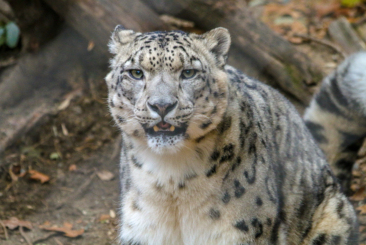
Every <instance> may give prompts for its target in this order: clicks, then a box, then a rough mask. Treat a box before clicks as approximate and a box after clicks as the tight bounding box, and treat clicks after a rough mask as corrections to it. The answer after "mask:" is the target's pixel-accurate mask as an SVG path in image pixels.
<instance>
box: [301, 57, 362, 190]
mask: <svg viewBox="0 0 366 245" xmlns="http://www.w3.org/2000/svg"><path fill="white" fill-rule="evenodd" d="M304 119H305V122H306V125H307V127H308V129H309V130H310V131H311V133H312V135H313V137H314V138H315V139H316V141H317V142H318V144H319V146H320V148H321V149H322V150H323V152H324V153H325V155H326V157H327V159H328V162H329V163H330V165H331V168H332V170H333V172H334V173H335V175H336V176H337V178H338V179H339V181H340V182H341V184H342V186H343V188H344V191H345V192H348V193H349V187H350V181H351V171H352V166H353V164H354V162H355V160H356V157H357V152H358V151H359V149H360V147H361V144H362V142H363V139H364V138H365V136H366V52H360V53H356V54H354V55H352V56H350V57H349V58H348V59H346V60H345V61H344V62H343V63H342V64H341V65H340V66H339V67H338V68H337V69H336V70H335V71H334V72H333V73H332V74H330V75H329V76H328V77H326V78H325V79H324V81H323V83H322V86H321V88H320V91H319V92H318V93H317V94H316V95H315V96H314V98H313V100H312V101H311V104H310V106H309V107H308V108H307V110H306V112H305V115H304Z"/></svg>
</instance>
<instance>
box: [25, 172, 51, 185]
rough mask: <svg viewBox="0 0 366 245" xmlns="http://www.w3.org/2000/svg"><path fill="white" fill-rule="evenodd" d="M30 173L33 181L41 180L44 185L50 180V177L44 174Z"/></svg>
mask: <svg viewBox="0 0 366 245" xmlns="http://www.w3.org/2000/svg"><path fill="white" fill-rule="evenodd" d="M28 173H29V174H30V175H31V176H30V178H31V179H34V180H39V181H41V183H42V184H43V183H46V182H48V181H49V180H50V177H49V176H48V175H45V174H42V173H40V172H38V171H36V170H28Z"/></svg>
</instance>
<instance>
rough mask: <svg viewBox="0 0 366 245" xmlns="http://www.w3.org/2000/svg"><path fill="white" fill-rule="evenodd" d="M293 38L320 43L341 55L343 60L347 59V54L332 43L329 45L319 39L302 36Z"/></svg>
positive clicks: (298, 35) (327, 42) (296, 35)
mask: <svg viewBox="0 0 366 245" xmlns="http://www.w3.org/2000/svg"><path fill="white" fill-rule="evenodd" d="M294 37H300V38H303V39H305V40H310V41H313V42H316V43H320V44H322V45H324V46H327V47H329V48H331V49H333V50H334V51H336V52H337V53H339V54H340V55H342V56H343V58H346V57H347V54H346V53H345V52H343V50H342V49H341V48H340V47H338V45H336V44H333V43H331V42H329V41H327V40H322V39H319V38H316V37H312V36H307V35H302V34H295V35H294Z"/></svg>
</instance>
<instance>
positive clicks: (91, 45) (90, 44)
mask: <svg viewBox="0 0 366 245" xmlns="http://www.w3.org/2000/svg"><path fill="white" fill-rule="evenodd" d="M94 46H95V44H94V42H92V41H89V43H88V48H87V50H88V51H91V50H92V49H93V48H94Z"/></svg>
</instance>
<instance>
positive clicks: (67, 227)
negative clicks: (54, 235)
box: [39, 222, 84, 237]
mask: <svg viewBox="0 0 366 245" xmlns="http://www.w3.org/2000/svg"><path fill="white" fill-rule="evenodd" d="M39 228H41V229H43V230H46V231H56V232H62V233H64V235H65V236H67V237H78V236H81V235H82V234H83V233H84V229H80V230H72V224H70V223H67V222H65V223H64V226H63V227H57V226H52V227H50V226H45V225H40V226H39Z"/></svg>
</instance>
